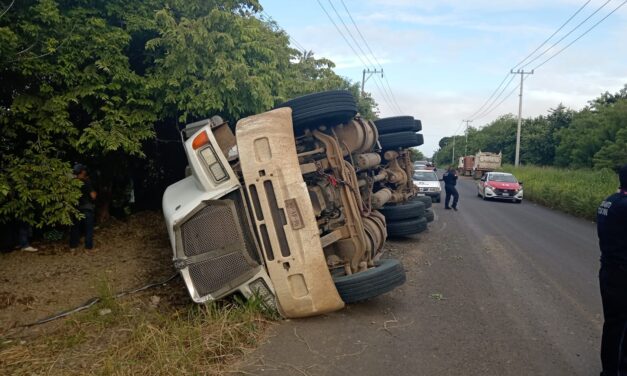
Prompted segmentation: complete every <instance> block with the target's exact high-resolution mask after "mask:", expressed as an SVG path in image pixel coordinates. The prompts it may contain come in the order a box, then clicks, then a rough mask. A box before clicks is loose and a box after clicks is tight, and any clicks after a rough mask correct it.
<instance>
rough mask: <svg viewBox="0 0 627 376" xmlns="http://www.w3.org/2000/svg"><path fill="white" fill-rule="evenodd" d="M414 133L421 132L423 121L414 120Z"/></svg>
mask: <svg viewBox="0 0 627 376" xmlns="http://www.w3.org/2000/svg"><path fill="white" fill-rule="evenodd" d="M411 130H412V131H414V132H420V131H421V130H422V121H420V120H418V119H416V120H414V127H413V128H412V129H411Z"/></svg>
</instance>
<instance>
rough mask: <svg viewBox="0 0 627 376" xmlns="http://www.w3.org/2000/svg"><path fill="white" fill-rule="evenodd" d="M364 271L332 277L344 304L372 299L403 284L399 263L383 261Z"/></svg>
mask: <svg viewBox="0 0 627 376" xmlns="http://www.w3.org/2000/svg"><path fill="white" fill-rule="evenodd" d="M374 265H375V267H374V268H370V269H368V270H366V271H363V272H359V273H355V274H351V275H343V276H337V277H333V282H335V287H336V288H337V291H338V292H339V294H340V297H341V298H342V300H343V301H344V303H347V304H351V303H356V302H361V301H364V300H368V299H372V298H374V297H376V296H379V295H381V294H384V293H386V292H389V291H392V290H393V289H394V288H395V287H397V286H400V285H402V284H403V283H405V279H406V278H405V270H404V269H403V265H401V263H400V261H398V260H395V259H383V260H379V261H375V263H374Z"/></svg>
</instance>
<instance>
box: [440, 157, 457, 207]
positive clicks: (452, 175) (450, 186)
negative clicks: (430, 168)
mask: <svg viewBox="0 0 627 376" xmlns="http://www.w3.org/2000/svg"><path fill="white" fill-rule="evenodd" d="M442 180H443V181H444V191H446V197H445V199H444V209H451V208H453V210H455V211H457V201H459V193H457V188H455V185H456V184H457V171H455V169H454V168H453V167H449V168H448V170H446V172H445V173H444V175H442ZM451 196H453V204H452V205H451V207H449V206H448V202H449V200H450V199H451Z"/></svg>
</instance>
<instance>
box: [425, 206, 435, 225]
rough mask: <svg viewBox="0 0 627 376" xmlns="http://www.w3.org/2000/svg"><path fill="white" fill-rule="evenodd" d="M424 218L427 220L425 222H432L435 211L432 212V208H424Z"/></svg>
mask: <svg viewBox="0 0 627 376" xmlns="http://www.w3.org/2000/svg"><path fill="white" fill-rule="evenodd" d="M425 219H426V220H427V223H429V222H433V220H434V219H435V213H434V212H433V209H427V210H425Z"/></svg>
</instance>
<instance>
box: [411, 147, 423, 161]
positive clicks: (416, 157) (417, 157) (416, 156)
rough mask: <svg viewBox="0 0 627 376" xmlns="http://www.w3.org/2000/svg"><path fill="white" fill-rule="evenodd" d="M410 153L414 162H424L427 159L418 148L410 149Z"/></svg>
mask: <svg viewBox="0 0 627 376" xmlns="http://www.w3.org/2000/svg"><path fill="white" fill-rule="evenodd" d="M409 152H410V153H411V160H412V161H424V160H425V159H426V158H425V155H424V154H422V152H421V151H420V150H418V149H417V148H409Z"/></svg>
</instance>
